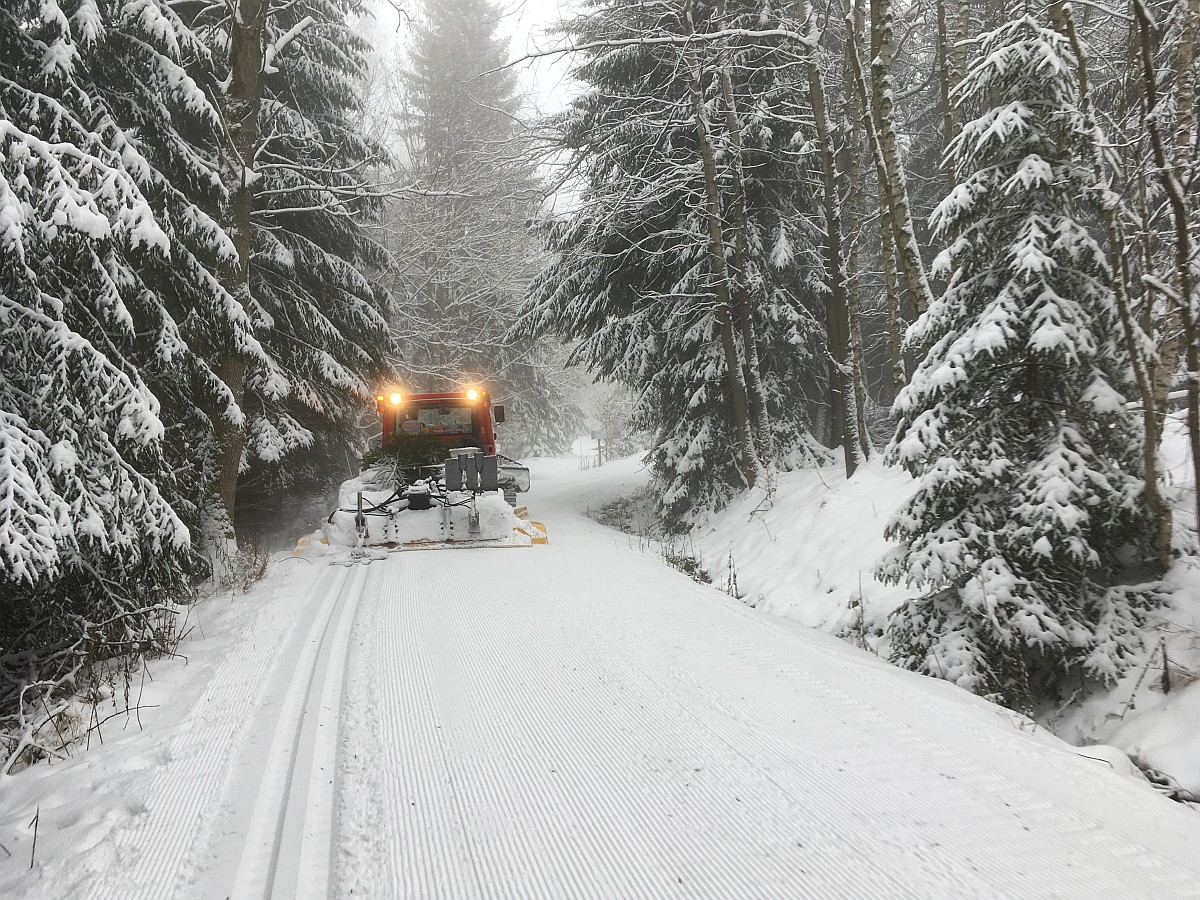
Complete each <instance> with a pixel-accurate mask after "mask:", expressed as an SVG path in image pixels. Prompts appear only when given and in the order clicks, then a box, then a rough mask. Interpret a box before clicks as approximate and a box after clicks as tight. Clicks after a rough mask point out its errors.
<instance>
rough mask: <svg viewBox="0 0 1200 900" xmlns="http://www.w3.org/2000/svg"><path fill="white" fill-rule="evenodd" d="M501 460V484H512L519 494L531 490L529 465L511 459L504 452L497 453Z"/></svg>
mask: <svg viewBox="0 0 1200 900" xmlns="http://www.w3.org/2000/svg"><path fill="white" fill-rule="evenodd" d="M496 458H497V459H498V460H499V461H500V484H501V485H511V486H512V489H513V490H514V491H516V492H517V493H518V494H523V493H526V492H528V491H529V467H528V466H523V465H521V464H520V463H519V462H517V461H516V460H515V459H509V458H508V457H507V456H505V455H504V454H503V453H497V454H496Z"/></svg>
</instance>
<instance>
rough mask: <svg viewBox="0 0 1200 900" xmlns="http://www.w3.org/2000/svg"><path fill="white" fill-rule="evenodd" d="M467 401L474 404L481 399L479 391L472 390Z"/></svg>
mask: <svg viewBox="0 0 1200 900" xmlns="http://www.w3.org/2000/svg"><path fill="white" fill-rule="evenodd" d="M467 399H468V400H470V401H471V402H472V403H474V402H475V401H476V400H478V399H479V391H477V390H475V388H471V389H470V390H468V391H467Z"/></svg>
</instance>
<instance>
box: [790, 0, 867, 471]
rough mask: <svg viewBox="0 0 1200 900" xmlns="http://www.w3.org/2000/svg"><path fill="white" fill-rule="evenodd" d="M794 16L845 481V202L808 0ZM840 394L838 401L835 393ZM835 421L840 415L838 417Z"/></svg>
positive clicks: (851, 456) (854, 462) (851, 466)
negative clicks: (814, 166)
mask: <svg viewBox="0 0 1200 900" xmlns="http://www.w3.org/2000/svg"><path fill="white" fill-rule="evenodd" d="M796 13H797V16H798V17H799V19H800V22H801V26H800V27H801V28H802V29H803V30H804V33H805V34H806V35H807V36H808V37H809V38H810V39H811V41H812V43H811V46H810V48H809V51H808V53H809V56H808V94H809V102H810V103H811V104H812V109H813V118H814V119H815V120H816V125H817V142H818V144H819V145H820V152H821V175H822V186H823V197H824V208H825V231H826V240H825V265H826V268H827V269H828V271H829V293H830V297H831V303H830V309H829V317H828V318H829V324H830V326H831V331H832V334H831V335H830V337H831V339H832V340H831V343H832V344H833V347H832V352H831V356H832V357H833V363H834V372H835V376H834V378H831V379H830V381H831V386H832V385H833V384H836V385H837V388H838V389H839V390H837V391H835V392H834V393H835V397H834V399H835V400H839V401H840V402H838V403H835V404H833V406H834V412H835V413H840V414H841V422H842V433H843V438H842V450H843V453H842V455H843V458H844V461H845V466H846V477H847V478H849V477H850V476H851V475H853V474H854V470H855V469H856V468H857V467H858V463H859V460H860V458H861V450H860V448H859V447H858V434H857V428H856V427H855V425H854V424H853V423H851V422H850V421H849V416H848V413H849V412H850V406H851V405H852V403H853V400H852V398H853V395H854V384H853V378H852V373H851V366H850V360H849V356H850V324H849V321H848V308H847V303H846V272H845V261H844V260H843V258H842V213H841V198H840V197H838V193H837V173H836V171H835V162H834V151H833V140H832V136H831V132H832V131H833V129H832V128H831V127H830V123H829V113H828V110H827V109H826V106H825V83H824V79H823V78H822V76H821V67H820V65H819V64H818V59H817V41H816V28H815V27H814V25H813V22H812V21H811V18H810V16H809V10H808V3H807V0H796ZM839 393H840V397H838V396H837V394H839ZM835 421H836V417H835Z"/></svg>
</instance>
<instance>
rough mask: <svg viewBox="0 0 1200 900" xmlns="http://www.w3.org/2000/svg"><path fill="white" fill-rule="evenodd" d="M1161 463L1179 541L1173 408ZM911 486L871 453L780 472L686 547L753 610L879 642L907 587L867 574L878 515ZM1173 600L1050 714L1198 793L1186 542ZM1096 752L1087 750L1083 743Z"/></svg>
mask: <svg viewBox="0 0 1200 900" xmlns="http://www.w3.org/2000/svg"><path fill="white" fill-rule="evenodd" d="M1162 465H1163V469H1164V472H1165V475H1166V479H1167V482H1168V486H1169V491H1168V494H1169V496H1171V497H1173V498H1174V500H1175V503H1176V508H1177V514H1176V516H1177V522H1176V532H1177V539H1176V543H1177V545H1183V546H1186V545H1187V544H1188V543H1189V542H1194V540H1195V538H1194V537H1192V536H1191V535H1189V534H1188V532H1189V531H1191V530H1192V523H1193V522H1194V518H1195V516H1194V507H1193V505H1192V504H1193V503H1194V496H1195V495H1194V491H1193V489H1192V477H1191V459H1190V456H1189V449H1188V441H1187V432H1186V426H1185V424H1184V422H1183V421H1182V419H1181V417H1179V416H1172V417H1171V418H1169V419H1168V425H1167V434H1166V436H1165V439H1164V444H1163V450H1162ZM912 491H913V482H912V480H911V479H910V478H909V477H908V476H907V475H906V474H905V473H904V472H903V471H901V470H899V469H895V468H887V467H885V466H884V465H883V464H882V462H881V461H880V460H879V459H878V457H876V458H875V459H873V460H872V461H871V462H869V463H868V464H867V465H865V466H863V467H862V468H860V469H859V470H858V472H856V473H855V475H854V477H853V478H852V479H850V480H847V479H846V477H845V474H844V470H843V469H842V468H841V466H840V465H838V466H831V467H828V468H825V469H820V470H813V469H806V470H800V471H795V472H787V473H784V474H782V475H780V477H779V481H778V484H777V485H776V490H775V495H774V497H773V498H772V500H771V502H769V503H764V502H763V497H762V495H761V494H760V493H759V494H747V495H745V496H743V497H742V498H741V499H739V500H738V501H737V502H735V503H734V504H733V505H731V506H730V507H729V508H728V509H726V510H724V511H722V512H721V513H720V514H719V515H718V516H716V517H715V518H714V519H713V520H712V521H711V522H709V523H707V524H706V525H705V526H702V527H701V528H698V529H697V530H696V531H695V533H694V534H693V535H691V538H690V543H689V544H688V546H687V547H686V548H685V549H686V550H688V551H689V552H692V553H694V555H695V556H696V557H697V558H698V559H699V561H700V562H701V564H702V565H703V566H704V568H705V570H706V571H707V573H708V574H709V576H710V577H711V578H712V580H713V582H714V583H716V584H719V585H725V584H728V583H729V582H730V565H731V564H732V567H733V574H734V575H735V576H736V580H737V587H738V593H739V594H740V595H741V596H742V598H743V599H744V600H745V602H746V603H748V604H750V605H752V606H755V607H756V608H758V609H759V610H762V611H765V612H768V613H771V614H774V615H779V616H783V617H786V618H789V619H793V620H795V621H798V622H802V623H804V624H805V625H809V626H812V627H814V628H819V629H821V630H824V631H827V632H829V633H831V634H841V635H843V636H848V637H851V638H853V637H854V634H853V632H854V631H856V630H857V631H859V632H860V633H861V634H862V635H863V636H864V637H865V639H866V643H868V644H869V645H871V646H873V647H875V648H876V649H878V650H879V651H880V652H881V653H883V654H886V652H887V644H886V641H880V640H877V639H876V638H875V635H876V634H877V633H879V632H881V631H882V629H883V628H884V627H886V623H887V617H888V616H889V615H890V614H891V613H892V612H893V611H894V610H895V609H896V608H897V607H898V606H899V605H900V604H902V603H903V602H904V601H905V599H906V598H908V597H909V596H911V593H912V592H911V591H910V590H908V589H906V588H905V587H904V586H903V585H885V584H882V583H881V582H879V581H877V580H876V579H875V577H874V569H875V565H876V563H877V562H878V561H879V559H880V557H881V556H882V555H883V553H884V551H885V549H886V548H887V547H888V542H887V541H886V540H885V539H884V537H883V532H884V527H885V526H886V524H887V521H888V519H889V518H890V517H891V515H892V513H893V512H894V511H895V510H897V509H898V508H899V507H900V505H901V503H902V502H903V501H904V500H905V499H906V498H907V497H908V495H909V494H910V493H911V492H912ZM1164 581H1165V582H1166V584H1168V585H1169V586H1170V587H1171V588H1172V592H1171V593H1172V602H1173V607H1172V608H1171V609H1168V610H1165V611H1164V612H1163V614H1162V616H1160V617H1156V618H1155V619H1154V620H1153V621H1152V622H1151V628H1150V629H1149V630H1148V631H1147V633H1146V638H1147V642H1148V653H1147V654H1146V656H1145V658H1144V660H1142V661H1141V662H1140V663H1139V665H1137V666H1135V667H1134V668H1133V669H1132V670H1131V671H1130V672H1129V674H1128V675H1127V676H1126V677H1125V678H1123V679H1122V680H1121V681H1120V682H1119V683H1118V684H1116V685H1115V686H1114V687H1113V688H1112V690H1110V691H1105V692H1101V693H1099V694H1097V695H1095V696H1093V697H1091V698H1088V699H1086V700H1084V701H1083V702H1077V703H1076V704H1073V705H1070V706H1068V707H1067V708H1066V709H1064V710H1062V711H1061V712H1058V713H1054V714H1052V715H1051V716H1050V718H1052V720H1053V721H1051V722H1050V723H1049V724H1051V725H1052V727H1053V729H1054V731H1055V732H1056V733H1057V734H1059V735H1061V736H1063V737H1065V738H1066V739H1068V740H1070V741H1071V742H1072V743H1076V744H1095V743H1102V744H1113V745H1115V746H1117V747H1119V748H1120V749H1121V750H1123V751H1124V752H1125V753H1127V754H1129V755H1131V756H1134V757H1136V758H1137V759H1138V761H1139V762H1141V763H1142V764H1143V765H1144V766H1147V767H1149V768H1153V769H1156V770H1158V771H1160V772H1162V773H1164V774H1166V775H1169V776H1170V778H1171V779H1172V780H1173V781H1174V782H1176V783H1177V784H1178V785H1179V786H1181V787H1183V788H1184V789H1185V790H1187V791H1189V792H1191V793H1192V794H1194V795H1195V796H1196V797H1197V798H1200V680H1198V679H1200V560H1198V559H1197V558H1196V557H1195V556H1194V555H1190V554H1183V555H1182V556H1181V557H1180V559H1179V560H1178V561H1177V562H1176V563H1175V564H1174V565H1173V566H1172V568H1171V570H1170V571H1169V572H1168V573H1167V576H1166V578H1165V579H1164ZM1164 645H1165V647H1166V649H1167V656H1168V658H1169V660H1170V670H1171V685H1172V691H1171V693H1170V694H1165V693H1163V691H1162V670H1163V664H1162V648H1163V646H1164ZM1089 752H1092V751H1089Z"/></svg>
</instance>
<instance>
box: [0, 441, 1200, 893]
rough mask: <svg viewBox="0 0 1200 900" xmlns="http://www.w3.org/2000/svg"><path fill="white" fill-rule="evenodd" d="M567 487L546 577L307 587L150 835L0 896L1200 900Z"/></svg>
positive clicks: (350, 581) (971, 730)
mask: <svg viewBox="0 0 1200 900" xmlns="http://www.w3.org/2000/svg"><path fill="white" fill-rule="evenodd" d="M626 467H627V468H626V474H629V473H630V472H631V471H632V469H631V468H630V467H629V466H628V464H626ZM572 469H573V466H572V465H571V463H570V461H567V462H566V463H561V462H559V463H547V464H546V465H545V466H543V467H542V469H541V471H540V472H539V471H538V470H536V469H535V473H534V474H535V477H538V476H539V474H540V476H541V479H542V480H541V481H540V487H537V488H535V493H534V494H533V495H532V496H531V500H530V503H531V506H533V507H534V509H535V510H536V511H537V513H538V517H539V518H543V519H544V520H545V521H546V523H547V524H548V525H549V526H550V534H551V543H550V544H549V545H548V546H545V547H535V548H529V549H516V550H464V551H455V552H428V553H404V554H393V555H392V556H391V557H389V558H388V559H386V560H382V561H376V562H372V563H371V564H370V565H369V566H356V567H352V568H349V569H347V568H343V567H340V566H338V567H325V566H323V565H312V566H307V567H306V570H305V571H304V572H303V573H301V575H300V576H297V575H295V574H293V575H292V576H291V579H292V580H291V581H290V582H289V583H290V584H291V585H292V590H291V592H290V593H284V594H280V595H277V596H276V597H275V598H274V599H272V600H270V601H268V602H267V603H265V604H264V606H263V608H262V609H261V610H259V611H257V612H256V613H255V614H254V615H253V616H250V615H249V613H247V614H246V616H247V617H246V618H245V619H244V621H243V623H242V628H243V630H244V634H243V636H242V637H241V638H240V639H239V640H238V641H236V642H234V643H233V644H232V645H231V646H230V647H229V648H227V652H226V653H225V655H224V657H223V659H222V662H221V663H220V664H219V665H214V667H213V670H212V672H210V673H205V674H204V677H205V678H206V679H207V680H206V682H205V683H206V684H207V688H206V689H205V692H204V694H203V695H202V696H201V697H200V698H199V700H198V702H197V703H196V704H195V706H194V708H193V711H192V712H191V713H190V714H188V715H186V716H183V717H182V718H181V719H180V720H179V721H178V722H176V723H174V724H172V725H170V726H169V728H168V727H167V726H164V728H165V729H166V732H165V733H168V734H169V736H170V742H171V743H170V746H169V749H170V750H171V752H170V753H169V754H166V755H164V756H163V758H162V766H161V767H159V770H158V772H157V775H156V777H155V778H154V779H149V778H146V779H143V780H141V781H131V782H130V783H131V784H132V785H135V786H137V787H138V788H139V789H141V790H143V796H142V797H141V798H140V804H139V806H138V808H137V809H136V810H134V811H132V812H130V811H129V810H125V812H126V813H127V815H122V816H119V817H118V819H119V821H116V822H115V823H110V827H109V828H108V829H107V830H106V831H103V833H101V831H99V830H95V831H94V832H91V833H93V834H94V835H95V836H96V840H95V842H94V846H92V847H91V848H90V849H89V850H88V851H87V853H86V854H81V855H80V857H79V858H78V859H77V860H76V861H75V862H76V863H77V864H73V863H72V860H71V859H70V858H69V854H70V852H71V850H70V845H71V841H70V840H68V839H67V838H68V837H69V835H70V834H71V833H72V832H71V828H70V827H67V828H65V830H63V832H62V835H61V836H62V838H63V839H62V840H60V841H59V845H58V846H54V845H53V843H52V844H51V849H50V850H49V851H48V855H47V856H46V857H45V858H44V859H43V861H41V862H40V863H39V864H38V867H37V868H36V869H35V871H34V872H33V873H31V874H27V875H20V876H18V874H17V872H16V870H15V867H14V866H11V865H10V866H4V864H3V862H2V861H0V893H3V892H4V890H5V889H13V890H17V891H18V892H19V893H18V895H27V896H38V897H41V896H45V897H62V896H77V895H82V896H90V897H126V898H134V897H164V898H165V897H179V896H190V897H196V898H224V897H228V896H232V897H235V898H261V897H288V898H290V897H309V898H315V897H327V896H328V897H368V898H376V897H378V898H392V897H396V898H400V897H405V898H455V900H457V898H484V897H487V898H555V900H557V898H601V897H603V898H650V897H677V898H743V897H744V898H760V897H761V898H799V897H847V898H872V897H896V898H901V897H945V898H963V897H1011V898H1033V897H1078V898H1097V897H1121V898H1137V897H1147V898H1150V897H1154V898H1165V897H1200V854H1198V853H1197V852H1196V849H1195V848H1196V846H1197V845H1198V843H1197V839H1198V838H1200V816H1197V815H1196V814H1195V813H1194V812H1193V811H1190V810H1187V809H1185V808H1183V807H1180V806H1177V805H1175V804H1172V803H1170V802H1169V801H1166V800H1164V799H1162V798H1160V797H1158V796H1156V795H1155V794H1154V792H1153V791H1152V790H1151V789H1149V788H1148V787H1147V786H1144V785H1139V784H1137V783H1135V782H1133V781H1131V780H1128V779H1126V778H1122V777H1120V776H1118V775H1116V774H1114V773H1113V772H1111V771H1109V769H1108V768H1107V766H1106V765H1105V764H1103V763H1099V762H1097V761H1094V760H1089V759H1085V758H1082V757H1080V756H1079V755H1077V754H1076V753H1074V752H1073V751H1072V750H1071V749H1070V748H1068V747H1066V745H1064V744H1062V743H1060V742H1058V741H1057V740H1056V739H1054V738H1052V737H1050V736H1048V735H1046V734H1045V733H1037V732H1035V731H1034V729H1033V728H1032V726H1031V725H1030V724H1029V723H1027V722H1026V721H1025V720H1023V719H1021V718H1020V717H1018V716H1016V715H1014V714H1012V713H1009V712H1007V711H1005V710H1002V709H1000V708H998V707H995V706H992V705H990V704H988V703H986V702H984V701H982V700H979V699H978V698H974V697H971V696H969V695H967V694H965V693H964V692H962V691H960V690H958V689H956V688H952V687H950V686H948V685H946V684H942V683H938V682H934V681H932V680H929V679H922V678H919V677H916V676H913V675H910V674H909V673H904V672H899V671H897V670H895V669H893V668H891V667H889V666H887V665H885V664H884V663H882V662H880V661H879V660H876V659H874V658H873V657H871V656H869V655H867V654H865V653H862V652H860V651H857V650H854V649H853V648H851V647H849V646H848V645H846V644H844V643H842V642H840V641H837V640H835V639H833V638H830V637H828V636H826V635H823V634H820V633H817V632H812V631H809V630H807V629H804V628H801V627H799V626H797V625H794V624H790V623H787V622H785V621H783V620H779V619H774V618H770V617H767V616H765V615H763V614H760V613H758V612H755V611H754V610H751V609H748V608H746V607H745V606H744V605H742V604H741V603H739V602H737V601H734V600H731V599H729V598H728V597H725V596H724V595H723V594H721V593H719V592H717V591H715V590H713V589H711V588H706V587H701V586H699V585H696V584H694V583H693V582H691V581H690V580H688V579H687V578H686V577H684V576H683V575H681V574H679V573H677V572H675V571H673V570H671V569H668V568H666V567H665V566H664V565H663V563H662V561H661V560H660V559H658V557H656V556H655V555H653V553H644V552H639V549H638V547H637V546H636V545H634V544H632V543H631V541H630V540H629V539H627V538H626V537H625V536H623V535H619V534H617V533H615V532H613V531H610V530H607V529H604V528H602V527H601V526H598V525H596V524H594V523H592V522H590V521H589V520H587V519H586V518H584V517H583V516H581V515H580V514H579V512H578V511H577V509H576V506H577V505H582V504H583V503H584V502H586V501H584V500H582V499H581V498H582V497H584V496H585V495H586V493H587V492H588V491H589V490H591V491H595V490H601V489H607V490H616V489H617V488H618V487H619V485H617V484H615V483H614V479H616V480H617V481H619V475H620V472H621V470H620V469H619V468H618V469H614V470H613V471H612V472H610V473H609V474H607V475H605V476H602V477H601V479H600V480H599V481H598V480H597V478H598V476H597V475H596V474H595V473H579V472H576V471H573V470H572ZM614 473H616V474H614ZM603 479H607V481H604V480H603ZM605 484H607V488H604V487H603V485H605ZM597 485H600V486H601V487H597ZM295 568H298V567H295ZM239 673H240V675H239ZM239 685H240V686H241V687H242V688H243V691H242V693H239V692H238V690H237V688H238V687H239ZM200 721H203V723H204V724H203V726H201V725H199V724H197V723H198V722H200ZM143 734H145V733H143ZM143 740H149V739H148V738H144V739H143ZM163 740H164V741H165V740H166V739H163ZM131 746H133V747H134V749H135V750H136V747H137V745H136V744H135V745H131ZM111 752H112V751H111V750H110V748H109V747H108V746H106V747H105V748H102V750H101V751H100V752H99V753H98V754H95V753H94V754H92V757H93V759H94V760H95V761H97V762H98V763H99V764H100V765H104V760H105V758H106V757H105V754H106V753H107V754H111ZM214 761H219V762H214ZM172 771H174V772H175V775H174V776H173V777H172V776H171V775H170V774H169V773H170V772H172ZM94 774H95V773H93V776H94ZM59 775H60V778H61V779H69V778H70V777H72V773H71V771H70V768H67V769H65V770H63V771H62V772H60V773H59ZM75 777H77V778H82V777H83V776H82V775H80V774H79V773H76V775H75ZM45 783H46V784H47V785H54V784H58V785H60V786H61V785H62V784H65V783H66V781H61V780H60V781H59V782H53V781H52V780H50V779H45ZM99 793H100V795H101V796H100V797H99V798H98V799H97V803H98V804H100V805H101V807H103V804H104V803H105V802H108V801H107V800H106V799H105V795H104V791H103V790H101V791H100V792H99ZM68 806H69V804H67V803H66V801H63V803H62V804H60V808H67V807H68ZM47 819H48V820H49V821H51V822H53V820H54V807H53V806H51V811H50V815H49V816H48V817H47ZM75 834H76V837H78V834H79V833H78V832H75ZM48 840H51V841H53V840H54V838H53V836H52V837H51V838H48ZM41 853H42V851H41V850H39V854H41ZM80 862H81V863H82V867H81V865H79V864H78V863H80ZM8 895H9V894H6V896H8Z"/></svg>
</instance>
